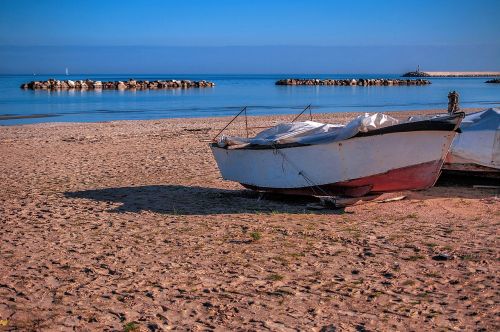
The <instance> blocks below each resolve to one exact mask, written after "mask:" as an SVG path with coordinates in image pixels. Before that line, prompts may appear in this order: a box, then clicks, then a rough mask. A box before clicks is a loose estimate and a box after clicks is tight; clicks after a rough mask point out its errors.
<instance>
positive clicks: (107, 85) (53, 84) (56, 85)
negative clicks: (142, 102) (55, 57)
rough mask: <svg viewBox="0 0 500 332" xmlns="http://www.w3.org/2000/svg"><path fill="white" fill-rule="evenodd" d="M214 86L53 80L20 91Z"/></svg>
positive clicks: (205, 85)
mask: <svg viewBox="0 0 500 332" xmlns="http://www.w3.org/2000/svg"><path fill="white" fill-rule="evenodd" d="M213 86H215V83H213V82H209V81H189V80H168V81H159V80H157V81H136V80H134V79H129V80H128V81H109V82H101V81H92V80H79V81H72V80H64V81H60V80H55V79H49V80H47V81H31V82H29V83H23V84H21V89H31V90H68V89H76V90H127V89H137V90H147V89H177V88H182V89H187V88H209V87H213Z"/></svg>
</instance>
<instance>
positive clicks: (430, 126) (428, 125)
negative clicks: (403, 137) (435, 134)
mask: <svg viewBox="0 0 500 332" xmlns="http://www.w3.org/2000/svg"><path fill="white" fill-rule="evenodd" d="M464 117H465V113H464V112H457V113H453V114H451V115H448V116H443V117H441V118H434V119H433V118H430V119H424V120H418V121H413V122H403V123H399V124H396V125H392V126H388V127H384V128H379V129H375V130H372V131H369V132H358V133H357V134H356V135H354V136H352V137H349V138H347V139H343V140H339V141H332V142H321V143H314V144H301V143H285V144H273V145H258V144H248V145H244V146H242V147H234V148H231V147H230V146H224V147H221V146H219V145H218V144H217V143H216V142H212V143H210V144H209V145H210V146H211V147H216V148H219V149H224V150H277V149H288V148H296V147H306V146H313V145H319V144H327V143H333V142H337V143H341V142H343V141H347V140H350V139H354V138H360V137H369V136H379V135H386V134H394V133H405V132H414V131H415V132H417V131H455V132H457V133H459V132H460V128H459V127H460V123H461V120H462V119H463V118H464ZM457 118H461V119H460V120H458V121H457V122H456V123H454V122H452V121H453V120H455V119H457Z"/></svg>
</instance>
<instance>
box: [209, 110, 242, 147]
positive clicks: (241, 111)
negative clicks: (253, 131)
mask: <svg viewBox="0 0 500 332" xmlns="http://www.w3.org/2000/svg"><path fill="white" fill-rule="evenodd" d="M243 112H245V116H246V114H247V107H246V106H245V107H243V109H242V110H241V111H239V112H238V114H236V115H235V116H234V118H232V119H231V121H229V123H228V124H227V125H226V126H225V127H224V128H222V129H221V130H220V131H219V132H218V133H217V135H215V136H214V138H213V139H212V141H214V142H215V139H216V138H217V136H219V135H220V134H221V133H222V132H223V131H224V130H226V128H227V127H229V125H230V124H231V123H233V121H234V120H236V118H237V117H238V116H240V114H241V113H243ZM247 137H248V125H247Z"/></svg>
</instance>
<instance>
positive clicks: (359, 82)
mask: <svg viewBox="0 0 500 332" xmlns="http://www.w3.org/2000/svg"><path fill="white" fill-rule="evenodd" d="M427 84H431V82H430V81H428V80H423V79H416V80H402V79H385V78H373V79H372V78H370V79H366V78H359V79H341V80H334V79H300V78H288V79H283V80H279V81H276V85H338V86H395V85H397V86H399V85H427Z"/></svg>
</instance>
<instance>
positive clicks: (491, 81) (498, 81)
mask: <svg viewBox="0 0 500 332" xmlns="http://www.w3.org/2000/svg"><path fill="white" fill-rule="evenodd" d="M485 83H496V84H498V83H500V78H494V79H492V80H488V81H486V82H485Z"/></svg>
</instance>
